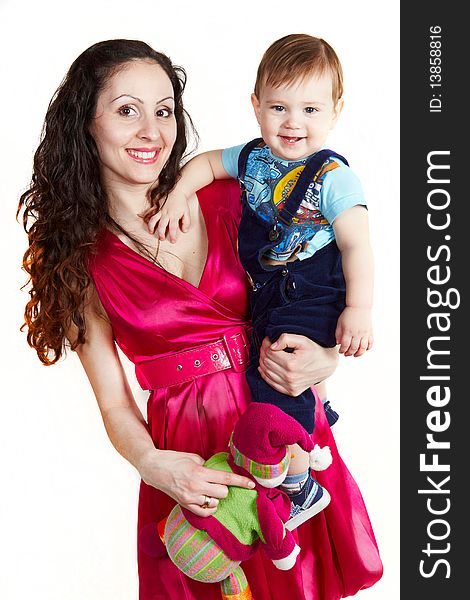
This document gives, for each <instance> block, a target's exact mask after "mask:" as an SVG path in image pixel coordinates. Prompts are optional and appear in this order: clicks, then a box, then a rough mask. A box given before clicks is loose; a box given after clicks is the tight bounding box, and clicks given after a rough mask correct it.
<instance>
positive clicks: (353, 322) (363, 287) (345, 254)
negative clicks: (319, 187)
mask: <svg viewBox="0 0 470 600" xmlns="http://www.w3.org/2000/svg"><path fill="white" fill-rule="evenodd" d="M333 229H334V232H335V237H336V242H337V244H338V248H339V250H340V252H341V257H342V265H343V273H344V278H345V280H346V308H345V309H344V311H343V312H342V314H341V316H340V318H339V319H338V325H337V328H336V341H337V343H338V344H341V346H340V349H339V351H340V352H342V353H344V354H345V356H361V355H362V354H364V352H365V351H366V350H369V349H370V348H371V347H372V344H373V337H372V323H371V309H372V299H373V285H374V283H373V282H374V273H373V270H374V266H373V256H372V249H371V246H370V241H369V223H368V217H367V209H366V208H365V207H364V206H360V205H357V206H353V207H352V208H349V209H347V210H345V211H344V212H342V213H341V214H340V215H338V217H336V219H335V220H334V222H333Z"/></svg>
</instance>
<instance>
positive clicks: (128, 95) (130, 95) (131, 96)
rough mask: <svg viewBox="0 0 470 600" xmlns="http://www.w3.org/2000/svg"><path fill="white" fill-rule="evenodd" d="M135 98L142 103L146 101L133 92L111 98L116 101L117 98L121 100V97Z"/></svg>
mask: <svg viewBox="0 0 470 600" xmlns="http://www.w3.org/2000/svg"><path fill="white" fill-rule="evenodd" d="M124 97H125V98H133V99H134V100H137V102H140V103H141V104H143V103H144V101H143V100H141V99H140V98H138V97H137V96H133V95H132V94H121V95H120V96H117V97H116V98H114V100H111V102H116V100H119V98H124Z"/></svg>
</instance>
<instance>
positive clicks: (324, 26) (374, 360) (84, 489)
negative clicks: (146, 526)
mask: <svg viewBox="0 0 470 600" xmlns="http://www.w3.org/2000/svg"><path fill="white" fill-rule="evenodd" d="M236 5H237V7H236ZM398 21H399V13H398V1H397V2H389V3H377V2H374V1H372V0H356V2H346V1H344V0H336V2H334V3H324V2H317V1H316V0H297V1H295V2H292V1H291V2H288V1H286V0H284V1H282V2H279V1H277V0H270V1H265V0H264V1H260V2H253V1H249V2H248V1H245V0H243V1H240V0H239V1H238V2H237V3H228V2H220V1H219V2H213V3H212V2H208V1H204V0H198V1H191V2H189V1H188V2H187V1H184V0H172V1H166V2H163V1H161V0H151V1H148V0H138V1H135V2H131V1H127V2H124V1H123V0H114V1H112V2H104V1H102V2H99V1H98V0H81V1H80V2H73V3H72V2H70V3H69V2H59V0H41V1H39V2H36V1H34V0H29V1H23V2H21V1H17V2H15V1H8V0H0V56H1V57H2V58H1V72H0V87H1V92H0V98H1V107H2V111H1V117H0V123H1V129H2V136H1V144H0V164H1V171H2V176H1V178H0V200H1V202H0V211H1V219H0V226H1V232H0V244H1V257H2V273H3V276H2V293H1V298H0V300H1V307H2V310H1V318H2V324H1V332H2V343H1V344H0V352H1V361H0V366H1V370H2V374H1V397H2V403H1V418H0V461H1V465H0V473H1V479H0V481H1V484H2V486H1V487H2V493H1V510H0V532H1V533H0V597H1V598H2V600H25V599H26V598H34V599H35V600H134V599H136V598H137V573H136V561H135V520H136V513H137V488H138V476H137V473H136V472H135V471H134V470H133V468H132V467H130V466H129V465H128V464H127V463H126V462H125V461H124V460H123V459H122V458H121V457H120V456H119V455H118V454H117V453H116V452H115V450H114V449H113V448H112V446H111V444H110V443H109V441H108V439H107V437H106V433H105V431H104V428H103V425H102V423H101V420H100V416H99V412H98V409H97V406H96V403H95V400H94V397H93V394H92V391H91V388H90V386H89V384H88V382H87V380H86V378H85V375H84V374H83V372H82V370H81V367H80V364H79V361H78V359H77V357H76V356H75V355H74V354H73V353H72V354H70V355H69V356H68V357H67V359H66V360H64V361H61V362H60V363H59V364H58V365H56V366H54V367H47V368H46V367H43V366H42V365H41V364H40V363H39V361H38V360H37V358H36V355H35V353H34V351H33V350H31V349H29V348H28V346H27V344H26V340H25V334H24V333H20V332H19V326H20V325H21V323H22V313H23V307H24V304H25V302H26V301H27V298H28V296H27V293H26V292H25V291H23V292H22V291H20V286H21V285H22V284H23V283H24V281H25V274H24V273H23V272H22V271H21V270H20V264H21V257H22V253H23V251H24V250H25V248H26V239H25V235H24V232H23V230H22V228H21V226H20V225H18V224H17V223H16V222H15V210H16V205H17V201H18V198H19V195H20V193H21V192H22V191H24V189H25V187H26V186H27V184H28V181H29V179H30V176H31V161H32V156H33V152H34V150H35V148H36V146H37V144H38V141H39V135H40V130H41V125H42V120H43V118H44V114H45V111H46V108H47V104H48V102H49V100H50V98H51V96H52V93H53V92H54V90H55V89H56V87H57V86H58V84H59V83H60V81H61V79H62V77H63V76H64V75H65V72H66V71H67V69H68V67H69V66H70V64H71V63H72V61H73V60H74V59H75V58H76V56H78V54H80V53H81V52H82V51H83V50H84V49H85V48H87V47H88V46H90V45H91V44H93V43H95V42H97V41H100V40H105V39H110V38H117V37H125V38H134V39H141V40H143V41H146V42H147V43H149V44H150V45H151V46H153V47H154V48H155V49H157V50H161V51H163V52H165V53H166V54H168V55H169V56H170V57H171V58H172V60H173V61H174V62H175V63H176V64H180V65H182V66H184V67H185V69H186V70H187V73H188V77H189V80H188V86H187V92H186V95H185V104H186V108H187V109H188V110H189V112H190V114H191V115H192V117H193V119H194V122H195V124H196V127H197V128H198V130H199V133H200V135H201V143H200V147H199V148H200V150H206V149H210V148H215V147H224V146H230V145H234V144H238V143H241V142H243V141H245V140H248V139H251V138H253V137H256V135H257V134H258V128H257V124H256V121H255V119H254V116H253V115H252V109H251V104H250V100H249V97H250V93H251V91H252V86H253V83H254V77H255V72H256V67H257V64H258V62H259V60H260V58H261V55H262V52H263V51H264V50H265V49H266V48H267V46H268V45H269V44H270V43H271V42H273V41H274V40H275V39H277V38H279V37H281V36H282V35H285V34H287V33H294V32H296V33H300V32H302V33H310V34H312V35H317V36H319V37H323V38H325V39H326V40H327V41H328V42H329V43H331V44H332V45H333V47H334V48H335V49H336V51H337V53H338V55H339V57H340V59H341V60H342V63H343V68H344V71H345V90H346V92H345V108H344V111H343V114H342V116H341V119H340V121H339V123H338V125H337V127H336V129H335V131H334V132H333V133H332V135H331V138H330V140H329V144H328V145H329V146H330V147H332V148H334V149H335V150H336V151H338V152H339V153H341V154H344V155H345V156H346V157H347V158H348V159H349V161H350V164H351V166H352V167H353V168H354V170H355V171H356V172H357V174H358V175H359V177H360V178H361V180H362V183H363V186H364V188H365V192H366V195H367V198H368V201H369V208H370V223H371V232H372V242H373V246H374V252H375V259H376V294H375V311H374V315H375V337H376V343H375V346H374V348H373V350H372V351H371V352H369V353H368V354H367V355H366V356H365V357H362V358H360V359H352V358H349V359H342V360H341V363H340V367H339V369H338V370H337V372H336V374H335V376H334V377H333V378H332V380H331V382H330V384H329V389H330V396H331V398H332V400H333V401H334V404H335V407H336V408H337V409H338V410H339V412H340V413H341V421H340V423H339V424H338V427H340V428H341V429H340V431H339V433H338V444H339V446H340V449H341V451H342V455H343V457H344V459H345V460H346V462H347V464H348V466H349V468H350V470H351V471H352V472H353V474H354V476H355V477H356V479H357V481H358V483H359V485H360V487H361V489H362V492H363V495H364V497H365V500H366V504H367V507H368V509H369V513H370V516H371V519H372V522H373V525H374V528H375V532H376V536H377V540H378V543H379V546H380V550H381V555H382V558H383V561H384V565H385V574H384V577H383V579H382V580H381V581H380V582H379V583H378V584H376V586H374V587H373V588H371V589H369V590H365V591H362V592H359V594H358V597H359V598H360V599H361V600H396V599H397V598H398V596H399V592H398V589H399V570H398V569H399V565H398V545H399V538H398V527H399V479H398V477H399V470H398V466H399V453H398V451H399V431H398V420H399V397H398V380H399V372H398V341H399V340H398V323H399V305H398V299H399V287H398V283H399V282H398V263H399V254H398V246H399V230H398V222H399V200H398V178H399V172H398V169H399V164H398V143H399V139H398V126H399V104H398V102H399V88H398V36H399V31H398ZM127 370H128V372H129V375H130V378H131V382H132V386H133V389H134V390H135V393H136V397H137V400H138V402H139V404H140V405H141V406H142V407H144V405H145V394H144V393H143V392H142V391H140V389H139V388H138V387H137V385H136V384H135V381H134V380H133V379H132V377H133V374H132V368H130V367H129V366H128V369H127ZM175 600H179V599H175ZM260 600H264V599H260Z"/></svg>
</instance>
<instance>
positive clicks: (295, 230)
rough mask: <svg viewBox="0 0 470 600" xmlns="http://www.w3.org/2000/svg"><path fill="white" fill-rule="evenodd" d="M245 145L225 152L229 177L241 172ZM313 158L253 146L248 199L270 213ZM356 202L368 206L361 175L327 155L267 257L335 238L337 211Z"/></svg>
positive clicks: (307, 251)
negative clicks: (289, 156)
mask: <svg viewBox="0 0 470 600" xmlns="http://www.w3.org/2000/svg"><path fill="white" fill-rule="evenodd" d="M244 146H245V144H241V145H240V146H233V147H231V148H226V149H225V150H223V152H222V163H223V166H224V169H225V170H226V171H227V174H228V175H230V176H231V177H234V178H236V177H237V175H238V158H239V156H240V152H241V151H242V148H243V147H244ZM309 158H310V157H307V158H304V159H303V160H298V161H287V160H283V159H281V158H278V157H277V156H274V154H273V153H272V152H271V150H270V148H269V147H268V146H266V145H264V146H262V147H256V148H255V149H254V150H252V151H251V153H250V155H249V157H248V161H247V168H246V175H245V180H244V185H245V188H246V189H247V200H248V205H249V206H250V207H251V208H252V209H253V210H254V211H256V212H257V213H258V214H259V215H260V217H261V218H265V219H266V220H269V219H272V214H273V206H276V207H277V209H278V210H279V209H280V208H282V206H283V204H284V202H285V199H286V198H287V196H288V194H289V192H290V190H291V189H292V187H293V186H294V185H295V181H296V180H297V179H298V177H299V175H300V173H301V171H302V170H303V168H304V166H305V163H306V162H307V160H308V159H309ZM356 205H363V206H366V201H365V199H364V193H363V191H362V186H361V183H360V181H359V179H358V178H357V176H356V175H355V174H354V172H353V171H352V170H351V169H350V168H349V167H348V166H347V165H345V164H344V163H343V162H342V161H341V160H339V159H338V158H331V159H329V160H328V161H326V162H325V164H324V165H323V167H322V169H321V170H320V172H319V173H318V174H317V175H316V176H315V178H314V180H313V181H312V183H311V184H310V186H309V187H308V189H307V191H306V193H305V196H304V198H303V200H302V203H301V205H300V207H299V209H298V211H297V214H296V217H295V219H294V220H293V223H292V225H291V226H290V227H289V228H288V230H287V234H286V235H285V236H284V239H282V240H281V241H280V243H279V245H277V246H276V247H275V248H272V249H271V250H270V251H269V253H268V254H267V258H272V259H274V260H279V261H283V260H287V258H289V257H290V256H291V255H292V254H294V253H296V256H297V258H298V259H299V260H303V259H305V258H308V257H310V256H312V255H313V254H314V253H315V252H316V251H317V250H320V248H323V247H324V246H326V245H327V244H329V243H330V242H331V241H332V240H334V239H335V235H334V231H333V227H332V224H333V222H334V220H335V219H336V217H337V216H338V215H339V214H341V213H342V212H343V211H345V210H347V209H348V208H351V207H353V206H356Z"/></svg>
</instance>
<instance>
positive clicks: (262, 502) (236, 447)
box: [158, 403, 332, 600]
mask: <svg viewBox="0 0 470 600" xmlns="http://www.w3.org/2000/svg"><path fill="white" fill-rule="evenodd" d="M295 443H297V444H299V446H300V447H301V448H303V449H304V450H306V451H307V452H309V453H310V466H311V468H312V469H314V470H323V469H325V468H326V467H328V466H329V465H330V464H331V461H332V459H331V452H330V449H329V447H328V446H325V447H324V448H319V446H318V445H316V446H315V447H314V445H313V443H312V440H311V439H310V436H309V434H308V433H307V431H306V430H305V429H304V428H303V427H302V426H301V425H300V424H299V423H298V422H297V421H296V420H295V419H293V418H292V417H290V416H289V415H287V414H286V413H284V412H282V411H281V410H280V409H279V408H278V407H277V406H274V405H273V404H264V403H251V404H250V405H249V406H248V408H247V410H246V411H245V412H244V413H243V415H242V416H241V417H240V419H239V420H238V422H237V423H236V426H235V429H234V431H233V433H232V436H231V438H230V443H229V452H219V453H218V454H215V455H214V456H212V457H211V458H209V460H207V461H206V462H205V464H204V466H206V467H208V468H213V469H221V470H225V471H232V472H234V473H238V474H240V475H244V476H245V477H249V478H250V479H252V480H253V481H254V482H255V485H256V487H255V488H254V489H253V490H249V489H245V488H240V487H235V486H230V487H229V493H228V496H227V497H226V498H222V499H221V500H220V501H219V505H218V507H217V511H216V512H215V514H214V515H211V516H208V517H199V516H197V515H195V514H194V513H192V512H191V511H189V510H187V509H185V508H182V507H181V506H179V505H176V506H175V508H174V509H173V510H172V511H171V513H170V514H169V516H168V517H167V519H165V520H164V521H162V522H161V523H159V524H158V531H159V534H160V538H161V539H162V541H163V543H164V544H165V546H166V550H167V552H168V555H169V557H170V559H171V560H172V562H173V563H174V564H175V565H176V566H177V567H178V568H179V569H181V571H182V572H183V573H184V574H185V575H187V576H188V577H191V578H192V579H196V580H198V581H203V582H206V583H214V582H220V585H221V595H222V598H223V600H248V599H250V598H252V595H251V592H250V588H249V585H248V582H247V579H246V577H245V574H244V573H243V570H242V568H241V567H240V562H241V561H244V560H247V559H248V558H250V557H251V556H252V555H253V554H254V553H255V552H256V551H257V550H258V549H259V548H263V550H264V552H265V553H266V554H267V556H268V557H269V558H270V559H271V560H272V562H273V563H274V565H275V566H276V567H277V568H278V569H282V570H288V569H291V568H292V567H293V566H294V565H295V562H296V558H297V556H298V554H299V552H300V548H299V546H298V545H297V544H296V543H295V540H294V537H293V535H292V533H291V532H290V531H289V529H288V527H286V525H285V524H286V522H287V521H288V519H289V515H290V507H291V503H290V500H289V498H288V496H287V494H285V493H284V492H282V491H281V490H279V489H277V486H278V485H280V484H281V483H282V482H283V481H284V479H285V477H286V475H287V469H288V467H289V462H290V455H289V452H288V448H287V447H288V445H291V444H295Z"/></svg>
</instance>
